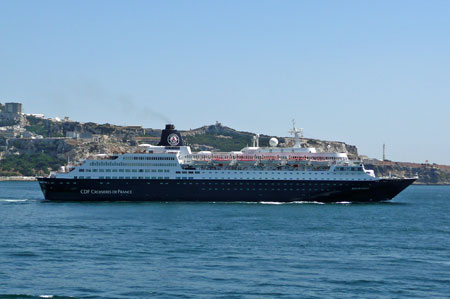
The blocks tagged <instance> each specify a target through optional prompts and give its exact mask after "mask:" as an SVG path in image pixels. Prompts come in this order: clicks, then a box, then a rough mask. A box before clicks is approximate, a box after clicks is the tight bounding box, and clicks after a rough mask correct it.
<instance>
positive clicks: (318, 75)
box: [0, 0, 450, 164]
mask: <svg viewBox="0 0 450 299" xmlns="http://www.w3.org/2000/svg"><path fill="white" fill-rule="evenodd" d="M449 16H450V1H411V0H408V1H2V0H0V102H7V101H19V102H22V103H24V110H25V112H27V113H44V114H45V115H46V116H49V117H54V116H60V117H63V116H70V117H71V118H72V119H74V120H79V121H96V122H101V123H104V122H109V123H115V124H127V125H137V124H138V125H143V126H145V127H153V128H161V127H162V126H163V125H164V123H166V122H167V121H169V120H170V121H171V122H173V123H175V125H176V126H177V127H178V128H180V129H189V128H196V127H200V126H202V125H205V124H212V123H215V121H220V122H221V123H222V124H224V125H227V126H230V127H233V128H235V129H238V130H245V131H251V132H257V133H264V134H274V135H283V136H287V135H288V133H287V131H288V130H289V129H290V126H291V119H292V118H295V119H296V121H297V124H298V126H300V127H303V128H304V129H305V135H306V137H312V138H320V139H327V140H341V141H345V142H347V143H350V144H354V145H356V146H358V148H359V151H360V153H361V154H367V155H369V156H372V157H378V158H380V157H381V153H382V144H383V142H385V143H386V147H387V157H388V158H390V159H392V160H397V161H414V162H424V161H425V160H429V161H430V162H436V163H443V164H450V155H449V154H450V138H449V137H450V136H449V135H450V134H449V129H450V120H449V111H450V17H449Z"/></svg>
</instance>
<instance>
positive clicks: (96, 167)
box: [51, 123, 378, 181]
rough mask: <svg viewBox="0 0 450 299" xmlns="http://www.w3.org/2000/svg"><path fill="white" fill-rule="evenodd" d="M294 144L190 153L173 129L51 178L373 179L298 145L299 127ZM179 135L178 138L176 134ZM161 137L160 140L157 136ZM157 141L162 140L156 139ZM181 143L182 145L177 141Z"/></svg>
mask: <svg viewBox="0 0 450 299" xmlns="http://www.w3.org/2000/svg"><path fill="white" fill-rule="evenodd" d="M290 132H291V133H292V134H294V136H295V144H294V146H293V147H278V146H277V145H278V140H276V139H275V138H272V139H271V140H270V145H271V146H270V147H259V135H256V136H255V137H254V138H253V145H252V146H251V147H245V148H243V149H242V150H240V151H234V152H224V153H221V152H210V151H201V152H196V153H192V152H191V149H190V147H189V146H185V145H183V143H182V140H181V135H179V133H178V132H176V133H172V134H170V135H168V138H167V139H168V142H169V144H166V145H159V146H152V145H141V146H140V149H139V152H137V153H128V154H123V155H112V156H108V155H97V156H95V157H93V158H92V159H87V160H84V161H81V162H80V163H78V164H77V165H72V166H66V167H63V169H61V171H60V172H57V173H52V174H51V177H56V178H67V179H70V178H72V179H101V180H106V179H117V180H121V179H143V180H152V179H154V180H161V179H163V180H180V179H181V180H209V179H210V180H307V181H313V180H324V181H327V180H329V181H341V180H349V181H368V180H377V179H378V178H376V177H375V176H374V173H373V171H372V170H365V169H364V166H363V165H362V163H361V161H355V160H349V159H348V157H347V154H346V153H335V152H324V153H319V152H317V151H316V149H315V148H305V147H302V145H301V143H300V136H301V133H302V130H301V129H296V128H295V123H294V124H293V129H292V130H291V131H290ZM177 136H178V137H177ZM162 140H163V138H162ZM160 143H161V142H160ZM178 143H179V144H181V145H178Z"/></svg>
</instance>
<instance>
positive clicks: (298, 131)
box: [289, 119, 303, 148]
mask: <svg viewBox="0 0 450 299" xmlns="http://www.w3.org/2000/svg"><path fill="white" fill-rule="evenodd" d="M289 133H291V134H293V135H294V136H295V144H294V147H296V148H300V147H302V145H301V143H300V138H303V129H302V128H298V129H297V128H295V119H293V120H292V130H290V131H289Z"/></svg>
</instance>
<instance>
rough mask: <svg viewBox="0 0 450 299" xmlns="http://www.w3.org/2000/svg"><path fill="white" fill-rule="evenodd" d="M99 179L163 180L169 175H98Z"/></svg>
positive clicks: (81, 177)
mask: <svg viewBox="0 0 450 299" xmlns="http://www.w3.org/2000/svg"><path fill="white" fill-rule="evenodd" d="M75 178H78V179H91V177H90V176H79V177H75ZM98 178H99V179H114V180H115V179H119V180H123V179H146V180H156V179H158V180H163V179H165V180H168V179H169V177H162V176H159V177H156V176H152V177H149V176H146V177H143V176H132V177H130V176H118V177H117V176H100V177H98Z"/></svg>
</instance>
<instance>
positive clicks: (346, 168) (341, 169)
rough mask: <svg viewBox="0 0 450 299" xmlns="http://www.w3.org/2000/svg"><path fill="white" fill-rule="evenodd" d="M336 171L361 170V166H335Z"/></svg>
mask: <svg viewBox="0 0 450 299" xmlns="http://www.w3.org/2000/svg"><path fill="white" fill-rule="evenodd" d="M335 169H336V171H362V170H363V169H362V167H361V166H359V167H336V168H335Z"/></svg>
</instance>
